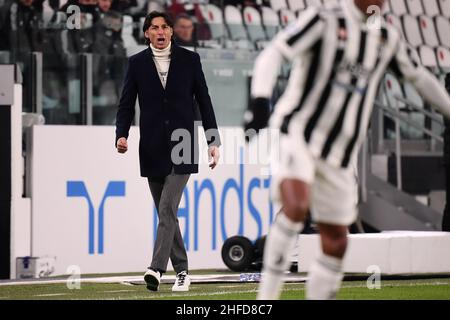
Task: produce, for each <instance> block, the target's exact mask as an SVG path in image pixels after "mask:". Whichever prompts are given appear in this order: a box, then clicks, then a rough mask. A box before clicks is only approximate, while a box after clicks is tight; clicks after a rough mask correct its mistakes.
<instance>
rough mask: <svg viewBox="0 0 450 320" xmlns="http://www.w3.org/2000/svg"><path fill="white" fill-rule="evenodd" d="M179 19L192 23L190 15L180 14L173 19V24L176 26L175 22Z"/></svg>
mask: <svg viewBox="0 0 450 320" xmlns="http://www.w3.org/2000/svg"><path fill="white" fill-rule="evenodd" d="M181 19H186V20H190V21H192V18H191V16H190V15H188V14H187V13H184V12H183V13H180V14H179V15H177V17H176V18H175V24H177V22H178V21H179V20H181Z"/></svg>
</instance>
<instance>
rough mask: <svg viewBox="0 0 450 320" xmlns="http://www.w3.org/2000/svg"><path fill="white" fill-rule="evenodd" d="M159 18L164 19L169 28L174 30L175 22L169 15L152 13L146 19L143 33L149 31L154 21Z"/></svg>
mask: <svg viewBox="0 0 450 320" xmlns="http://www.w3.org/2000/svg"><path fill="white" fill-rule="evenodd" d="M158 17H161V18H163V19H164V20H165V21H166V23H167V24H168V25H169V27H171V28H173V21H172V19H171V18H170V16H169V15H168V14H167V13H165V12H159V11H152V12H150V13H149V14H148V15H147V16H146V17H145V20H144V25H143V26H142V32H145V31H147V29H148V28H150V26H151V25H152V20H153V19H155V18H158Z"/></svg>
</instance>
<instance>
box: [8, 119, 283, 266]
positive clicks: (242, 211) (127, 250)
mask: <svg viewBox="0 0 450 320" xmlns="http://www.w3.org/2000/svg"><path fill="white" fill-rule="evenodd" d="M199 130H200V132H199V140H200V142H201V143H200V149H199V150H200V173H199V174H197V175H192V176H191V178H190V180H189V182H188V185H187V187H186V188H185V190H184V195H183V198H182V200H181V203H180V208H179V212H178V216H179V219H180V226H181V232H182V234H183V237H184V241H185V244H186V248H187V251H188V257H189V265H190V268H191V269H209V268H225V265H224V264H223V262H222V259H221V247H222V243H223V242H224V241H225V240H226V239H227V238H228V237H231V236H233V235H236V234H241V235H245V236H246V237H248V238H250V239H252V240H256V239H257V238H259V237H260V236H261V235H264V234H266V233H267V231H268V227H269V225H270V223H271V222H272V220H273V218H274V214H275V212H276V209H277V208H274V205H273V204H272V203H271V202H270V200H269V199H270V197H269V188H270V182H271V177H270V173H269V172H268V170H267V165H268V161H267V159H265V160H264V159H259V160H258V159H257V160H252V158H251V157H250V156H249V153H250V152H247V151H248V149H246V148H244V135H243V132H242V129H240V128H222V129H221V136H222V140H223V147H222V150H221V154H222V159H221V162H222V163H221V164H220V165H219V166H218V167H217V168H216V169H215V170H214V171H211V170H210V169H209V168H208V163H207V162H208V159H207V153H206V150H207V146H206V141H205V139H204V138H203V137H204V135H203V133H202V132H201V131H202V129H201V128H200V129H199ZM114 137H115V136H114V127H110V126H58V125H45V126H41V125H37V126H33V128H32V151H33V152H32V156H30V157H28V160H29V162H28V163H27V166H29V167H30V168H31V179H30V181H31V187H30V190H31V195H32V197H31V198H32V214H31V217H30V220H29V222H26V223H24V224H23V228H22V230H20V232H22V233H26V232H27V228H28V227H27V226H29V225H30V224H31V229H30V230H28V235H31V247H30V252H29V254H27V255H30V256H32V257H40V258H54V259H55V263H54V266H52V267H54V273H53V275H62V274H66V273H67V272H69V271H68V270H73V268H74V267H75V268H79V270H80V271H81V273H83V274H86V273H116V272H135V271H142V270H145V268H146V267H147V266H148V265H149V263H150V260H151V255H152V248H153V239H154V236H155V233H156V229H155V228H156V222H157V220H156V219H157V215H156V211H155V208H154V204H153V200H152V198H151V195H150V191H149V188H148V185H147V180H146V179H144V178H141V177H140V172H139V161H138V140H139V131H138V129H137V128H136V127H132V128H131V132H130V137H129V150H128V152H127V153H126V154H125V155H122V154H118V153H117V151H116V149H115V147H114ZM244 150H246V151H244ZM205 156H206V157H205ZM260 160H262V161H260ZM258 162H262V163H263V164H256V163H258ZM244 163H245V164H244ZM264 163H265V165H264ZM18 257H19V256H18V255H16V256H14V257H13V259H14V260H15V259H16V258H18ZM170 268H171V265H170V263H169V270H171V269H170Z"/></svg>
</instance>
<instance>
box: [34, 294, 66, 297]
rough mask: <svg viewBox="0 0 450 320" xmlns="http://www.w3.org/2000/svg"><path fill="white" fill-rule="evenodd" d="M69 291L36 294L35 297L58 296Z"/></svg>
mask: <svg viewBox="0 0 450 320" xmlns="http://www.w3.org/2000/svg"><path fill="white" fill-rule="evenodd" d="M66 295H68V293H46V294H36V295H34V296H35V297H57V296H66Z"/></svg>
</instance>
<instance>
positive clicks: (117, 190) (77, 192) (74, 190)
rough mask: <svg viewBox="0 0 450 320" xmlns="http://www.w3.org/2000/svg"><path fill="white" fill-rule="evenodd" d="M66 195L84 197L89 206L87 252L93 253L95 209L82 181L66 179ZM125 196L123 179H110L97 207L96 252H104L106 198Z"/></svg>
mask: <svg viewBox="0 0 450 320" xmlns="http://www.w3.org/2000/svg"><path fill="white" fill-rule="evenodd" d="M67 197H82V198H85V199H86V201H87V203H88V207H89V254H94V253H95V249H94V232H95V209H94V205H93V204H92V201H91V197H90V196H89V192H88V190H87V188H86V185H85V184H84V182H83V181H67ZM110 197H125V181H110V182H109V183H108V186H107V187H106V191H105V193H104V195H103V199H102V201H101V202H100V206H99V208H98V230H97V231H98V235H97V236H98V254H103V252H104V231H103V230H104V216H105V215H104V207H105V202H106V199H107V198H110Z"/></svg>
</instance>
